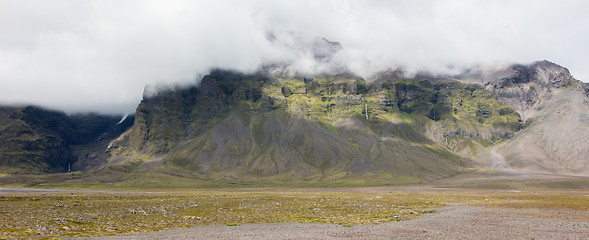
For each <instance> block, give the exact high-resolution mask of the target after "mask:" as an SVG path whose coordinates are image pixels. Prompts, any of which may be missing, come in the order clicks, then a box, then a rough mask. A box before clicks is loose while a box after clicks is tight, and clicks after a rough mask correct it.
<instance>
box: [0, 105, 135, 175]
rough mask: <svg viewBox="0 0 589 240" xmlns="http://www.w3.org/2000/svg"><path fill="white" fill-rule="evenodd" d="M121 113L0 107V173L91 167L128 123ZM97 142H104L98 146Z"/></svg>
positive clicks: (43, 171) (42, 171)
mask: <svg viewBox="0 0 589 240" xmlns="http://www.w3.org/2000/svg"><path fill="white" fill-rule="evenodd" d="M120 119H121V116H101V115H96V114H74V115H72V116H68V115H66V114H65V113H63V112H57V111H51V110H46V109H42V108H38V107H30V106H29V107H0V172H2V173H11V174H14V173H46V172H65V171H74V170H85V169H89V168H92V167H91V166H95V164H94V163H95V162H96V161H95V160H96V159H94V158H96V157H97V156H98V155H101V156H102V157H105V156H106V155H104V148H105V146H106V145H105V143H106V144H107V143H108V142H109V141H110V140H112V139H113V138H114V137H117V136H118V135H120V134H121V133H122V132H123V131H125V130H126V129H127V128H128V126H129V125H130V124H131V123H132V121H133V120H132V119H133V118H132V117H131V118H129V119H128V120H126V121H123V122H121V123H120V124H119V121H120ZM101 145H104V146H102V147H101Z"/></svg>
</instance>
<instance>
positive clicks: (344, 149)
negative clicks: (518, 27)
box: [0, 41, 589, 186]
mask: <svg viewBox="0 0 589 240" xmlns="http://www.w3.org/2000/svg"><path fill="white" fill-rule="evenodd" d="M319 42H320V43H321V44H327V45H328V46H331V47H332V49H331V50H330V51H337V49H338V48H339V46H338V45H335V44H334V43H331V42H328V41H323V42H321V41H319ZM588 95H589V88H588V87H587V85H586V84H584V83H582V82H580V81H578V80H576V79H574V77H573V76H571V75H570V73H569V72H568V70H567V69H566V68H563V67H561V66H558V65H556V64H554V63H550V62H547V61H541V62H536V63H533V64H530V65H519V64H515V65H511V66H507V67H504V68H500V69H491V70H489V69H479V70H476V69H475V70H471V71H470V72H468V73H465V74H462V75H460V76H454V77H439V76H430V75H417V76H415V77H411V78H408V77H404V76H403V73H402V72H401V71H391V72H382V73H380V74H378V75H377V76H375V77H374V78H373V79H369V80H368V81H366V80H365V79H363V78H361V77H358V76H356V75H354V74H352V73H349V72H346V71H344V70H340V71H338V73H335V74H323V75H316V76H296V75H295V76H292V75H290V74H287V73H283V72H281V71H272V70H268V69H264V70H261V71H259V72H257V73H253V74H244V73H239V72H234V71H227V70H220V69H217V70H213V71H211V73H210V74H208V75H206V76H205V77H204V78H203V79H202V80H201V81H200V82H199V84H197V85H195V86H190V87H183V88H181V87H179V88H175V89H167V90H162V91H160V92H158V93H155V94H146V95H145V96H144V97H143V100H142V101H141V103H140V104H139V106H138V107H137V111H136V113H135V117H134V118H132V117H131V118H127V119H126V120H125V121H123V122H119V120H120V117H106V116H99V115H72V116H67V115H65V114H63V113H57V112H51V111H47V110H42V109H38V108H33V107H28V108H4V109H2V112H1V113H2V114H1V115H0V119H3V120H2V121H1V122H0V124H1V125H0V130H1V131H0V146H1V148H0V149H2V152H0V159H1V160H2V161H3V162H2V163H1V164H0V165H1V166H2V167H3V168H2V169H3V170H2V171H3V172H10V173H28V172H35V173H40V172H56V171H61V172H65V171H67V170H69V168H70V166H72V167H71V168H72V169H71V170H82V171H83V174H82V175H81V179H73V180H72V181H82V182H83V181H97V182H98V183H101V182H112V183H114V184H122V185H125V184H126V185H125V186H145V184H155V185H158V186H159V185H161V186H174V185H175V184H180V183H181V184H184V185H183V186H195V185H199V184H204V185H225V184H246V185H309V184H311V185H312V184H318V185H324V184H327V185H383V184H408V183H426V182H435V181H440V180H443V179H451V178H453V177H456V176H463V175H468V174H472V173H473V172H480V170H484V171H491V172H497V173H500V172H508V173H510V174H511V173H525V172H535V173H543V174H565V175H581V176H587V175H588V174H589V168H588V167H587V164H588V162H589V161H588V160H589V159H587V154H586V149H588V146H589V145H588V144H589V142H587V141H588V140H587V139H588V137H589V130H588V128H587V126H588V124H589V96H588ZM33 110H34V111H33ZM131 123H132V124H131ZM33 143H34V144H33ZM35 144H36V145H35ZM14 159H16V160H14ZM15 161H16V162H18V165H15V164H13V162H15ZM66 166H67V168H66ZM15 169H17V170H18V171H17V170H15ZM485 169H487V170H485ZM84 179H86V180H84Z"/></svg>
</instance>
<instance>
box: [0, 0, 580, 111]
mask: <svg viewBox="0 0 589 240" xmlns="http://www.w3.org/2000/svg"><path fill="white" fill-rule="evenodd" d="M586 9H589V3H588V2H587V1H476V0H475V1H466V0H465V1H450V0H442V1H419V0H417V1H352V0H350V1H327V0H326V1H310V0H309V1H262V0H257V1H256V0H253V1H237V0H236V1H226V0H218V1H181V0H178V1H155V0H153V1H151V0H141V1H140V0H136V1H114V0H100V1H98V0H96V1H74V0H65V1H59V0H55V1H41V0H39V1H30V0H23V1H1V2H0V83H1V87H0V104H14V103H19V104H36V105H42V106H45V107H50V108H57V109H61V110H65V111H68V112H78V111H97V112H101V113H127V112H133V111H134V109H135V107H136V106H137V104H138V102H139V101H140V100H141V96H142V92H143V89H144V87H145V85H157V84H168V83H172V84H192V83H195V82H196V81H197V79H198V77H199V76H202V74H206V73H207V72H208V71H209V70H210V69H211V68H215V67H220V68H228V69H235V70H240V71H246V72H247V71H255V70H257V69H258V68H259V67H260V65H262V64H271V63H288V64H291V65H292V66H293V68H295V70H297V71H300V72H305V73H314V72H320V71H330V70H333V69H336V68H348V69H350V70H352V71H354V72H356V73H358V74H360V75H361V76H365V77H367V76H370V75H371V74H373V73H375V72H378V71H382V70H386V69H391V68H397V67H403V68H404V69H406V70H408V71H430V72H436V73H452V72H459V71H461V70H462V69H464V68H467V67H471V66H474V65H494V64H503V63H507V62H519V63H529V62H532V61H536V60H542V59H548V60H550V61H553V62H556V63H558V64H561V65H563V66H566V67H568V68H569V70H571V72H572V74H573V75H574V76H575V77H577V78H579V79H581V80H589V68H587V67H586V66H588V65H589V59H588V57H587V54H586V52H587V50H588V47H586V43H587V42H589V29H587V28H586V27H584V24H585V23H587V22H589V15H588V14H586V13H585V10H586ZM323 40H325V41H332V42H339V43H340V44H341V49H339V48H338V49H336V50H337V51H333V55H332V56H331V55H330V56H329V57H328V58H329V59H327V60H326V59H325V56H323V57H322V56H319V57H318V56H317V52H321V51H324V50H325V49H324V48H323V47H325V46H328V47H329V46H330V45H321V44H324V43H325V42H323V43H322V42H321V41H323ZM318 43H319V45H317V44H318ZM317 46H319V48H317ZM322 46H323V47H322ZM328 50H329V49H328ZM319 55H321V54H319Z"/></svg>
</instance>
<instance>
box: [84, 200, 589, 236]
mask: <svg viewBox="0 0 589 240" xmlns="http://www.w3.org/2000/svg"><path fill="white" fill-rule="evenodd" d="M90 239H589V222H587V218H586V217H584V216H577V215H575V212H574V211H557V210H551V211H550V212H540V211H521V210H507V209H495V208H483V207H474V206H468V205H455V206H448V207H443V208H439V209H437V213H435V214H427V215H425V216H423V217H421V218H420V219H415V220H411V221H404V222H395V223H388V224H382V225H361V226H352V227H347V226H346V227H344V226H340V225H333V224H316V223H276V224H244V225H238V226H225V225H214V226H197V227H191V228H183V229H173V230H165V231H159V232H149V233H138V234H129V235H118V236H112V237H100V238H90Z"/></svg>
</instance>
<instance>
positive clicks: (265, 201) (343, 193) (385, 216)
mask: <svg viewBox="0 0 589 240" xmlns="http://www.w3.org/2000/svg"><path fill="white" fill-rule="evenodd" d="M448 204H470V205H477V206H485V207H495V208H507V209H520V210H525V211H534V212H537V211H552V210H555V211H560V212H570V213H572V214H569V215H568V216H569V217H572V218H574V219H575V220H576V221H589V218H588V217H587V216H589V215H588V213H589V192H587V191H505V190H503V191H490V190H486V191H483V190H472V191H469V190H460V191H448V190H444V191H439V190H435V189H430V190H425V191H419V190H415V189H413V190H411V189H406V190H400V189H398V188H397V189H394V188H389V189H387V188H386V187H381V188H330V189H326V188H323V189H321V188H317V189H308V188H307V189H276V188H275V189H264V190H263V191H261V190H259V189H249V190H244V189H227V190H201V191H190V192H112V193H108V192H102V193H82V192H69V193H5V194H1V195H0V212H1V213H2V218H0V233H1V235H0V238H61V237H68V236H101V235H115V234H125V233H134V232H147V231H157V230H164V229H171V228H183V227H190V226H197V225H210V224H222V225H226V226H227V227H232V226H233V227H238V226H239V225H240V224H257V223H286V222H309V223H329V224H338V225H341V226H343V227H354V226H355V225H360V224H384V223H390V222H395V221H403V220H410V219H414V218H417V217H420V216H421V215H423V214H435V212H436V209H437V208H438V207H443V206H444V205H448Z"/></svg>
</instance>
